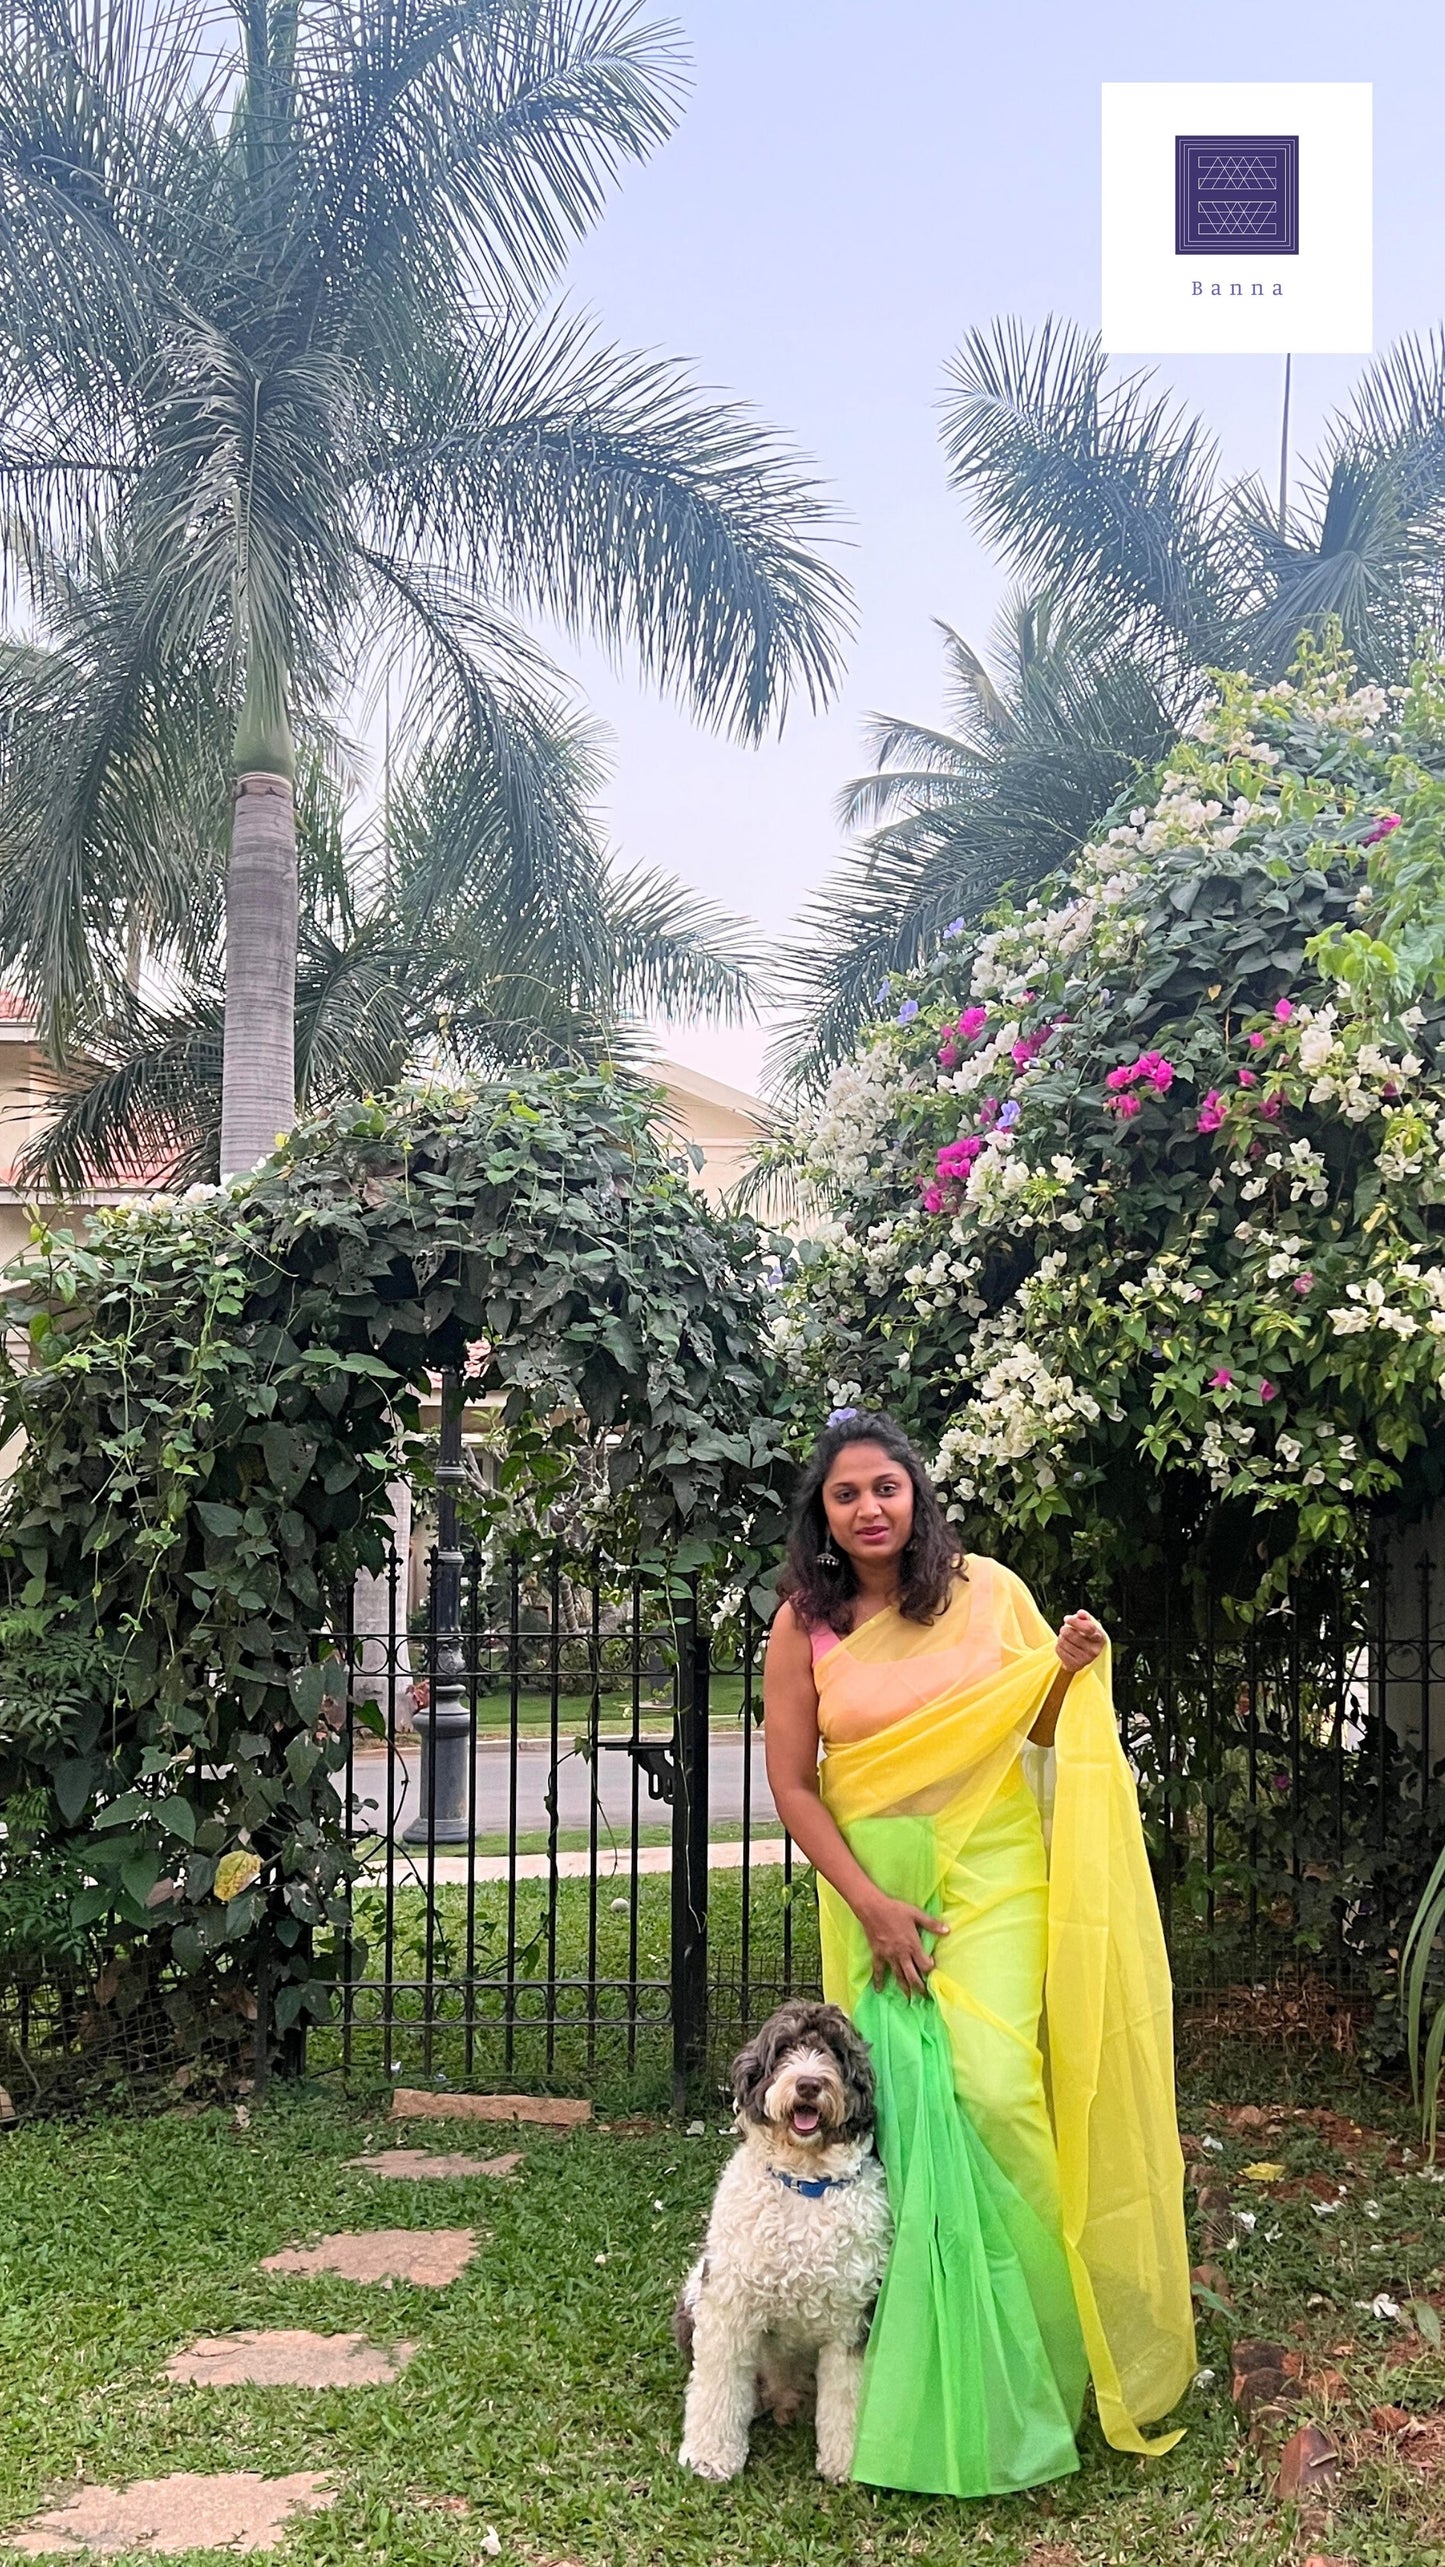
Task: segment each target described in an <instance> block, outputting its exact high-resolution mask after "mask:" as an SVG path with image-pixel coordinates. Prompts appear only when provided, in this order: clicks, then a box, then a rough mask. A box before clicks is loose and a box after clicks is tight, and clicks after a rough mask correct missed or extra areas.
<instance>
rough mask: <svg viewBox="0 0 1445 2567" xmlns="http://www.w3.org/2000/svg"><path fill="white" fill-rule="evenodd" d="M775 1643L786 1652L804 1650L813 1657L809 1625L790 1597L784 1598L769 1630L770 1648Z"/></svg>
mask: <svg viewBox="0 0 1445 2567" xmlns="http://www.w3.org/2000/svg"><path fill="white" fill-rule="evenodd" d="M775 1642H776V1643H777V1644H778V1646H779V1647H781V1648H782V1649H783V1650H784V1652H789V1651H792V1650H795V1649H804V1650H806V1651H807V1652H808V1655H809V1656H810V1657H811V1655H812V1649H813V1643H812V1637H811V1634H810V1632H809V1629H808V1625H807V1624H806V1622H805V1621H804V1620H803V1618H802V1615H801V1614H800V1613H799V1611H798V1609H797V1606H796V1605H795V1604H794V1602H793V1599H792V1597H791V1596H788V1595H785V1596H784V1598H783V1601H782V1603H781V1604H780V1605H779V1607H778V1609H777V1612H776V1613H775V1614H774V1616H773V1619H772V1623H771V1625H770V1627H769V1630H768V1647H769V1648H770V1649H771V1648H772V1647H773V1645H774V1643H775Z"/></svg>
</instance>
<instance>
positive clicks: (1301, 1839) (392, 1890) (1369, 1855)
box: [320, 1418, 1445, 2108]
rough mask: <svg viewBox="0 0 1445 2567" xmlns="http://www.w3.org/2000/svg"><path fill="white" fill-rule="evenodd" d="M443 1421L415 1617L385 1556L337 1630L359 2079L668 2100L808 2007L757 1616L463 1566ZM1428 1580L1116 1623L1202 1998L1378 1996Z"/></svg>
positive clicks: (1179, 1953)
mask: <svg viewBox="0 0 1445 2567" xmlns="http://www.w3.org/2000/svg"><path fill="white" fill-rule="evenodd" d="M455 1427H456V1421H455V1418H452V1419H451V1420H449V1421H448V1433H447V1436H446V1439H445V1449H444V1454H443V1462H442V1467H441V1470H440V1471H439V1473H438V1481H439V1508H438V1514H439V1523H438V1536H439V1538H438V1542H437V1546H436V1549H435V1550H434V1551H433V1552H432V1554H431V1556H430V1561H429V1564H428V1573H427V1575H426V1576H425V1577H423V1578H422V1580H421V1582H420V1593H419V1596H418V1598H417V1603H416V1609H415V1610H409V1593H408V1569H407V1560H406V1557H405V1555H404V1554H403V1553H402V1552H401V1551H400V1550H398V1551H397V1552H395V1553H394V1554H393V1557H392V1559H391V1561H390V1563H389V1567H388V1570H387V1573H386V1575H385V1576H384V1577H383V1578H382V1579H381V1580H379V1581H374V1582H373V1583H372V1586H371V1589H370V1590H369V1592H368V1593H367V1594H366V1595H364V1596H362V1597H360V1598H359V1599H358V1607H357V1610H356V1611H355V1612H354V1614H353V1615H352V1617H351V1618H350V1620H349V1621H348V1623H347V1627H346V1628H345V1630H344V1631H342V1632H339V1633H338V1634H337V1646H338V1648H339V1649H341V1650H344V1652H345V1654H346V1656H347V1660H348V1664H349V1667H350V1670H351V1681H350V1708H349V1715H348V1749H347V1770H346V1777H345V1780H346V1787H347V1797H348V1804H349V1812H350V1815H349V1819H348V1825H349V1828H350V1831H351V1833H352V1836H353V1838H354V1840H355V1853H356V1857H357V1860H358V1864H359V1880H358V1887H357V1895H356V1901H355V1938H354V1942H353V1945H352V1948H351V1950H350V1951H349V1953H348V1954H347V1955H346V1961H345V1966H346V1976H345V1983H344V1994H343V1998H342V2004H341V2017H340V2026H339V2035H338V2036H337V2037H339V2043H340V2051H341V2057H342V2061H343V2063H344V2064H345V2065H346V2066H347V2067H351V2066H353V2065H355V2066H357V2067H362V2066H366V2067H373V2068H374V2067H378V2066H379V2067H380V2068H382V2069H383V2070H384V2071H385V2072H386V2073H388V2074H390V2075H392V2076H394V2077H397V2078H399V2079H401V2080H402V2081H403V2082H405V2081H406V2079H407V2078H408V2076H411V2077H414V2078H416V2079H418V2080H426V2081H429V2082H434V2081H448V2082H452V2083H455V2084H457V2085H459V2086H465V2085H474V2084H475V2085H481V2086H487V2085H492V2086H495V2085H497V2084H502V2083H509V2082H515V2083H517V2084H519V2085H534V2086H537V2085H540V2086H547V2085H551V2084H556V2085H558V2086H560V2087H563V2088H566V2089H571V2090H572V2091H577V2090H582V2091H587V2092H590V2093H592V2094H594V2095H596V2096H597V2097H599V2098H600V2099H604V2100H606V2101H607V2102H608V2103H609V2104H610V2105H612V2107H613V2108H618V2107H619V2106H620V2107H621V2108H626V2102H627V2100H628V2099H629V2098H630V2099H632V2100H634V2101H635V2102H636V2103H637V2104H638V2105H639V2106H642V2105H651V2106H653V2107H655V2106H656V2105H657V2103H659V2102H660V2101H662V2100H663V2099H665V2098H670V2100H671V2101H672V2103H673V2104H674V2105H677V2106H680V2105H681V2104H682V2103H683V2102H684V2101H685V2100H686V2099H688V2098H689V2097H690V2096H691V2097H692V2098H694V2099H695V2098H697V2097H698V2096H699V2095H700V2094H701V2092H702V2091H703V2090H704V2081H705V2079H706V2078H708V2077H716V2076H718V2075H719V2074H720V2072H721V2070H722V2068H723V2067H724V2065H725V2063H726V2060H727V2058H728V2056H729V2054H730V2052H731V2050H732V2049H733V2047H734V2046H735V2045H736V2043H737V2041H738V2040H739V2039H740V2038H741V2036H742V2035H743V2033H744V2032H745V2031H746V2030H747V2029H748V2028H749V2027H750V2026H751V2025H752V2024H754V2023H756V2022H757V2021H758V2020H759V2019H760V2018H761V2017H762V2016H763V2015H765V2014H766V2013H767V2012H768V2011H770V2009H771V2008H772V2006H773V2005H775V2004H776V2003H777V2002H778V2001H779V1999H780V1998H781V1997H783V1996H785V1995H789V1994H792V1993H793V1992H795V1991H799V1992H802V1991H812V1990H816V1988H817V1985H818V1979H819V1963H818V1948H817V1913H816V1904H815V1901H814V1899H813V1897H812V1894H811V1883H810V1881H809V1879H808V1876H807V1874H806V1867H805V1866H803V1865H802V1864H801V1863H799V1864H797V1865H796V1866H795V1861H794V1851H793V1847H792V1845H791V1843H790V1841H789V1840H788V1838H787V1836H786V1834H785V1832H784V1830H783V1829H782V1828H781V1826H780V1825H779V1823H778V1820H777V1816H776V1812H775V1811H774V1809H773V1805H772V1802H771V1799H770V1797H769V1795H768V1789H767V1782H766V1775H765V1770H764V1759H763V1749H762V1734H761V1685H760V1666H759V1661H760V1655H761V1640H762V1632H761V1629H760V1626H759V1624H758V1621H757V1619H756V1617H755V1616H754V1614H753V1611H752V1608H751V1605H750V1603H749V1602H748V1600H747V1596H746V1593H745V1592H742V1593H739V1592H737V1591H734V1592H732V1593H731V1594H729V1593H728V1592H726V1591H725V1590H723V1589H721V1588H720V1587H719V1586H717V1585H703V1584H701V1583H700V1582H699V1581H698V1579H697V1578H696V1577H683V1576H679V1575H676V1574H673V1573H669V1571H668V1570H667V1568H666V1567H665V1566H664V1565H662V1564H661V1563H660V1562H659V1561H657V1560H655V1559H654V1560H647V1561H626V1560H616V1559H607V1558H603V1557H601V1556H598V1555H595V1554H594V1555H591V1556H586V1557H581V1556H577V1555H575V1554H571V1553H568V1552H567V1551H566V1550H565V1549H563V1548H561V1547H558V1548H552V1549H541V1548H538V1549H534V1550H532V1551H529V1552H527V1553H525V1554H522V1553H519V1554H517V1555H515V1556H512V1557H509V1558H507V1559H505V1560H502V1561H500V1562H489V1561H488V1560H487V1559H486V1558H485V1557H484V1555H483V1554H482V1553H480V1552H479V1551H477V1550H476V1549H474V1548H468V1547H466V1546H465V1545H464V1544H462V1543H461V1542H460V1541H459V1540H458V1536H457V1517H456V1496H457V1489H458V1485H459V1482H460V1478H461V1472H460V1464H459V1459H458V1451H457V1434H456V1431H455ZM1430 1577H1431V1573H1430V1570H1429V1566H1428V1563H1427V1564H1426V1565H1424V1566H1422V1567H1421V1568H1420V1570H1419V1572H1418V1576H1415V1575H1414V1574H1413V1573H1412V1578H1411V1581H1410V1582H1409V1583H1408V1585H1405V1584H1402V1583H1401V1582H1400V1581H1398V1580H1396V1581H1395V1583H1394V1585H1393V1586H1391V1587H1390V1588H1389V1591H1388V1593H1387V1584H1386V1581H1385V1580H1384V1579H1383V1578H1380V1579H1377V1580H1376V1582H1375V1584H1374V1586H1373V1588H1350V1589H1346V1588H1344V1587H1342V1586H1341V1585H1340V1584H1339V1583H1338V1582H1334V1583H1330V1582H1325V1583H1323V1584H1317V1585H1316V1586H1315V1587H1314V1588H1312V1589H1311V1590H1310V1591H1309V1592H1304V1591H1299V1592H1296V1593H1295V1594H1293V1595H1291V1596H1290V1597H1289V1598H1287V1599H1285V1600H1284V1602H1283V1603H1282V1605H1281V1607H1280V1609H1279V1610H1278V1612H1276V1613H1274V1614H1273V1615H1272V1616H1271V1617H1269V1619H1268V1620H1267V1621H1266V1622H1265V1623H1264V1624H1261V1625H1259V1626H1257V1627H1255V1628H1253V1629H1244V1628H1242V1627H1241V1626H1239V1625H1238V1624H1237V1623H1235V1622H1231V1621H1230V1619H1229V1617H1228V1616H1227V1615H1226V1614H1225V1613H1224V1612H1223V1611H1222V1609H1221V1608H1220V1607H1219V1606H1218V1605H1204V1606H1201V1605H1200V1604H1199V1602H1198V1600H1197V1599H1195V1600H1194V1602H1192V1603H1191V1602H1190V1600H1189V1599H1188V1598H1187V1597H1186V1596H1185V1595H1184V1594H1183V1592H1182V1590H1181V1592H1180V1593H1179V1594H1177V1595H1175V1596H1172V1597H1162V1598H1158V1599H1149V1600H1146V1602H1150V1603H1152V1604H1153V1605H1154V1607H1155V1609H1153V1610H1151V1611H1138V1612H1137V1613H1136V1615H1135V1617H1134V1619H1133V1620H1132V1622H1130V1621H1129V1620H1128V1619H1127V1618H1126V1617H1125V1616H1123V1615H1122V1614H1121V1615H1119V1616H1118V1617H1116V1630H1115V1674H1116V1685H1117V1694H1118V1703H1119V1713H1120V1723H1121V1731H1122V1736H1123V1741H1124V1745H1125V1750H1126V1753H1127V1754H1128V1756H1129V1760H1130V1764H1131V1766H1132V1768H1133V1771H1134V1774H1135V1776H1136V1779H1137V1781H1138V1785H1139V1791H1140V1798H1141V1803H1142V1806H1143V1810H1144V1818H1145V1827H1146V1833H1147V1836H1148V1840H1149V1846H1150V1854H1151V1859H1152V1861H1153V1865H1154V1872H1155V1880H1156V1885H1157V1887H1158V1891H1159V1897H1160V1905H1161V1911H1162V1914H1163V1919H1164V1925H1165V1931H1166V1935H1167V1937H1168V1940H1169V1945H1170V1951H1171V1958H1172V1963H1173V1969H1174V1980H1175V1987H1176V1992H1177V1993H1178V1995H1179V1997H1180V1999H1181V2002H1182V2003H1188V2002H1189V2001H1191V2000H1192V1999H1194V1998H1197V1997H1201V1996H1203V1995H1204V1994H1205V1993H1206V1992H1208V1991H1210V1990H1213V1989H1215V1988H1218V1987H1219V1986H1221V1985H1227V1986H1231V1987H1235V1988H1240V1987H1243V1988H1246V1989H1248V1988H1250V1987H1253V1988H1254V1989H1256V1990H1258V1989H1260V1988H1261V1987H1262V1986H1265V1985H1266V1984H1269V1983H1274V1982H1277V1981H1278V1980H1279V1979H1280V1978H1281V1975H1282V1974H1288V1973H1291V1972H1292V1973H1294V1975H1295V1977H1296V1979H1297V1980H1300V1981H1303V1979H1304V1978H1305V1977H1306V1976H1311V1977H1312V1978H1313V1980H1314V1981H1315V1982H1316V1983H1319V1982H1320V1981H1321V1979H1322V1978H1323V1980H1326V1981H1328V1983H1329V1985H1330V1986H1332V1987H1334V1988H1335V1989H1338V1990H1343V1991H1345V1992H1348V1991H1349V1990H1350V1989H1351V1988H1352V1987H1353V1988H1363V1987H1366V1986H1368V1985H1370V1984H1372V1973H1377V1971H1378V1968H1379V1966H1380V1965H1381V1958H1382V1956H1384V1955H1387V1954H1388V1951H1389V1949H1390V1948H1391V1946H1392V1944H1396V1945H1397V1943H1398V1935H1399V1931H1400V1926H1401V1921H1402V1918H1403V1919H1404V1920H1407V1919H1408V1915H1409V1913H1410V1909H1411V1907H1412V1906H1413V1900H1414V1897H1415V1896H1416V1895H1417V1893H1418V1889H1419V1887H1420V1885H1421V1883H1422V1882H1423V1879H1424V1875H1425V1873H1426V1872H1427V1871H1428V1869H1429V1865H1430V1861H1431V1860H1432V1859H1433V1854H1434V1852H1435V1851H1436V1850H1438V1845H1439V1842H1440V1839H1441V1835H1442V1832H1445V1795H1442V1788H1441V1780H1440V1771H1441V1768H1440V1752H1441V1748H1442V1746H1445V1690H1442V1689H1445V1619H1442V1610H1441V1607H1440V1605H1439V1604H1438V1603H1437V1600H1436V1598H1435V1594H1434V1589H1433V1588H1432V1586H1431V1583H1430ZM1417 1589H1418V1593H1417V1592H1416V1590H1417ZM795 1873H796V1875H797V1876H798V1877H797V1878H796V1879H795ZM795 1888H796V1889H797V1890H798V1893H799V1894H798V1895H797V1896H795V1895H794V1892H795ZM332 2038H333V2036H331V2035H322V2036H320V2040H321V2041H322V2042H324V2043H327V2044H328V2045H329V2044H330V2042H331V2040H332Z"/></svg>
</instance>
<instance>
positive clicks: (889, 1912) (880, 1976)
mask: <svg viewBox="0 0 1445 2567" xmlns="http://www.w3.org/2000/svg"><path fill="white" fill-rule="evenodd" d="M857 1915H858V1922H859V1924H860V1925H861V1926H862V1928H863V1931H864V1933H865V1934H866V1935H867V1937H868V1941H869V1945H870V1947H871V1949H872V1953H873V1985H874V1986H875V1988H881V1987H882V1985H883V1983H884V1980H885V1979H886V1978H887V1976H888V1973H889V1971H890V1970H891V1971H892V1972H893V1975H894V1977H895V1979H896V1980H897V1981H898V1984H899V1986H900V1988H901V1989H902V1990H903V1993H904V1995H905V1996H906V1997H908V1998H910V1999H912V1998H913V1997H926V1996H927V1994H928V1985H927V1981H928V1973H929V1971H930V1970H931V1969H932V1967H933V1962H932V1959H931V1958H930V1956H929V1954H928V1953H927V1952H925V1950H924V1948H923V1943H922V1940H921V1938H922V1936H923V1935H925V1934H932V1935H939V1934H946V1933H947V1932H948V1927H947V1926H946V1925H945V1924H944V1923H943V1920H942V1918H941V1917H937V1916H930V1915H929V1913H928V1910H927V1908H924V1907H913V1906H911V1905H910V1904H909V1902H908V1900H907V1899H890V1898H881V1897H879V1898H873V1899H870V1900H869V1901H868V1904H867V1906H866V1907H860V1908H859V1909H858V1911H857Z"/></svg>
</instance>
